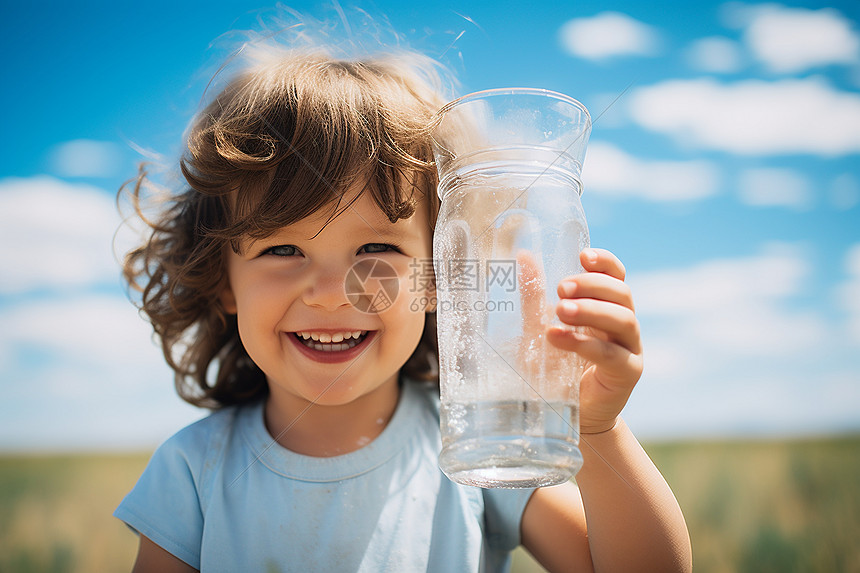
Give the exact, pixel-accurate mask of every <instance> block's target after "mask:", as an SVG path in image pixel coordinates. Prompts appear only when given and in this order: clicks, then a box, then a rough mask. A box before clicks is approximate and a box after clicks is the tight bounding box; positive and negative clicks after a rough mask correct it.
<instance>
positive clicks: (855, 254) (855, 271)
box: [838, 243, 860, 346]
mask: <svg viewBox="0 0 860 573" xmlns="http://www.w3.org/2000/svg"><path fill="white" fill-rule="evenodd" d="M845 274H846V275H847V276H848V278H847V280H846V281H845V282H844V283H843V284H842V285H841V286H840V287H839V289H838V296H839V302H840V303H841V305H842V309H843V310H844V312H845V319H846V322H847V325H848V328H847V330H848V335H849V337H850V339H851V340H852V341H853V343H854V344H856V345H858V346H860V243H857V244H855V245H853V246H852V247H851V248H850V249H848V252H847V254H846V255H845Z"/></svg>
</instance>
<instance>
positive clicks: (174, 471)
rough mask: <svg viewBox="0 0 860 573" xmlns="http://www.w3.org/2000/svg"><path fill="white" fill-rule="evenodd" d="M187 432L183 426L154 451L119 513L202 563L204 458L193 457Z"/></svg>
mask: <svg viewBox="0 0 860 573" xmlns="http://www.w3.org/2000/svg"><path fill="white" fill-rule="evenodd" d="M187 438H188V432H180V433H179V434H176V435H175V436H173V437H172V438H170V439H169V440H167V441H166V442H165V443H164V444H162V445H161V446H160V447H159V448H158V449H157V450H156V451H155V453H154V454H153V455H152V459H150V461H149V464H148V465H147V466H146V469H145V470H144V471H143V474H142V475H141V476H140V479H139V480H138V481H137V484H136V485H135V486H134V489H132V490H131V492H130V493H129V494H128V495H127V496H126V497H125V499H123V500H122V502H121V503H120V505H119V507H117V509H116V511H114V517H117V518H119V519H121V520H122V521H124V522H125V523H126V525H128V526H129V527H130V528H131V529H132V530H134V531H135V532H137V533H139V534H142V535H145V536H146V537H148V538H149V539H151V540H152V541H153V542H154V543H156V544H157V545H159V546H160V547H161V548H163V549H164V550H166V551H168V552H169V553H171V554H173V555H175V556H176V557H178V558H179V559H181V560H182V561H184V562H185V563H188V564H189V565H191V566H192V567H194V568H196V569H200V544H201V539H202V536H203V512H202V510H201V503H200V497H199V485H200V484H199V479H198V478H199V476H198V475H196V472H197V469H198V468H199V464H197V463H195V461H194V460H192V459H190V458H189V455H188V452H189V445H190V444H188V443H187V442H188V439H187ZM190 451H191V452H192V453H195V452H194V450H193V449H192V450H190Z"/></svg>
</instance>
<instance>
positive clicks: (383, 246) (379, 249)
mask: <svg viewBox="0 0 860 573" xmlns="http://www.w3.org/2000/svg"><path fill="white" fill-rule="evenodd" d="M389 251H393V252H395V253H399V252H400V249H398V248H397V247H396V246H395V245H389V244H388V243H367V244H366V245H363V246H362V247H361V248H360V249H358V252H359V253H371V254H377V253H387V252H389Z"/></svg>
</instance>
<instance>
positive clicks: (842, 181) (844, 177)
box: [830, 173, 860, 211]
mask: <svg viewBox="0 0 860 573" xmlns="http://www.w3.org/2000/svg"><path fill="white" fill-rule="evenodd" d="M830 202H831V204H832V205H833V206H834V207H836V208H837V209H839V210H840V211H847V210H848V209H853V208H854V207H855V206H856V205H857V204H858V203H860V182H858V181H857V178H856V177H855V176H854V175H852V174H851V173H842V174H841V175H838V176H837V177H836V178H835V179H834V180H833V183H832V184H831V186H830Z"/></svg>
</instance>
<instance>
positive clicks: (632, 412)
mask: <svg viewBox="0 0 860 573" xmlns="http://www.w3.org/2000/svg"><path fill="white" fill-rule="evenodd" d="M849 259H850V261H851V262H850V263H849V266H850V268H851V269H852V272H854V271H855V270H856V271H857V275H856V276H857V277H858V282H857V284H856V285H855V286H854V287H852V288H854V289H857V288H858V286H860V244H858V245H857V247H856V249H855V250H854V251H852V255H851V256H850V257H849ZM813 261H814V258H813V257H812V256H811V253H810V252H809V251H808V250H807V249H806V248H805V247H803V246H801V245H794V244H785V243H775V244H771V245H767V246H765V247H762V248H760V249H758V251H757V252H756V253H754V254H751V255H749V256H745V257H739V258H727V259H714V260H708V261H704V262H701V263H697V264H694V265H691V266H688V267H679V268H670V269H665V270H658V271H652V272H647V273H636V272H635V271H634V272H632V273H631V274H630V276H629V277H628V282H629V283H630V285H631V288H632V291H633V294H634V297H635V299H636V308H637V314H638V315H639V319H640V321H641V323H642V332H643V343H644V347H645V375H644V377H643V380H642V382H641V383H640V385H639V387H637V389H636V391H635V392H634V395H633V397H632V398H631V402H630V404H629V406H628V408H627V411H626V413H625V417H626V418H627V419H628V420H630V421H631V423H632V426H633V427H634V428H635V429H638V428H642V429H643V431H644V433H645V434H647V435H651V436H678V435H679V434H683V435H726V434H741V435H752V434H759V435H760V434H782V435H786V434H801V433H803V432H822V431H840V430H845V429H857V427H858V421H857V415H856V412H857V408H860V385H858V384H857V381H858V379H857V372H858V366H860V362H858V360H857V358H856V353H853V354H854V357H853V358H852V357H851V354H852V353H851V352H849V351H847V347H846V344H845V340H844V337H843V336H840V333H839V332H838V331H836V330H835V329H833V328H832V326H831V324H830V323H829V322H828V321H827V319H826V317H825V314H824V312H822V311H820V310H812V307H810V306H807V305H806V304H805V303H804V301H805V300H808V298H809V297H810V296H816V295H817V294H818V293H816V291H815V289H816V287H815V280H814V279H815V273H816V272H817V269H816V268H815V266H814V265H813ZM858 292H860V291H858ZM818 298H819V299H821V298H823V297H818ZM825 300H826V299H825ZM855 300H856V298H855ZM858 314H860V312H858ZM855 316H856V315H855Z"/></svg>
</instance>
